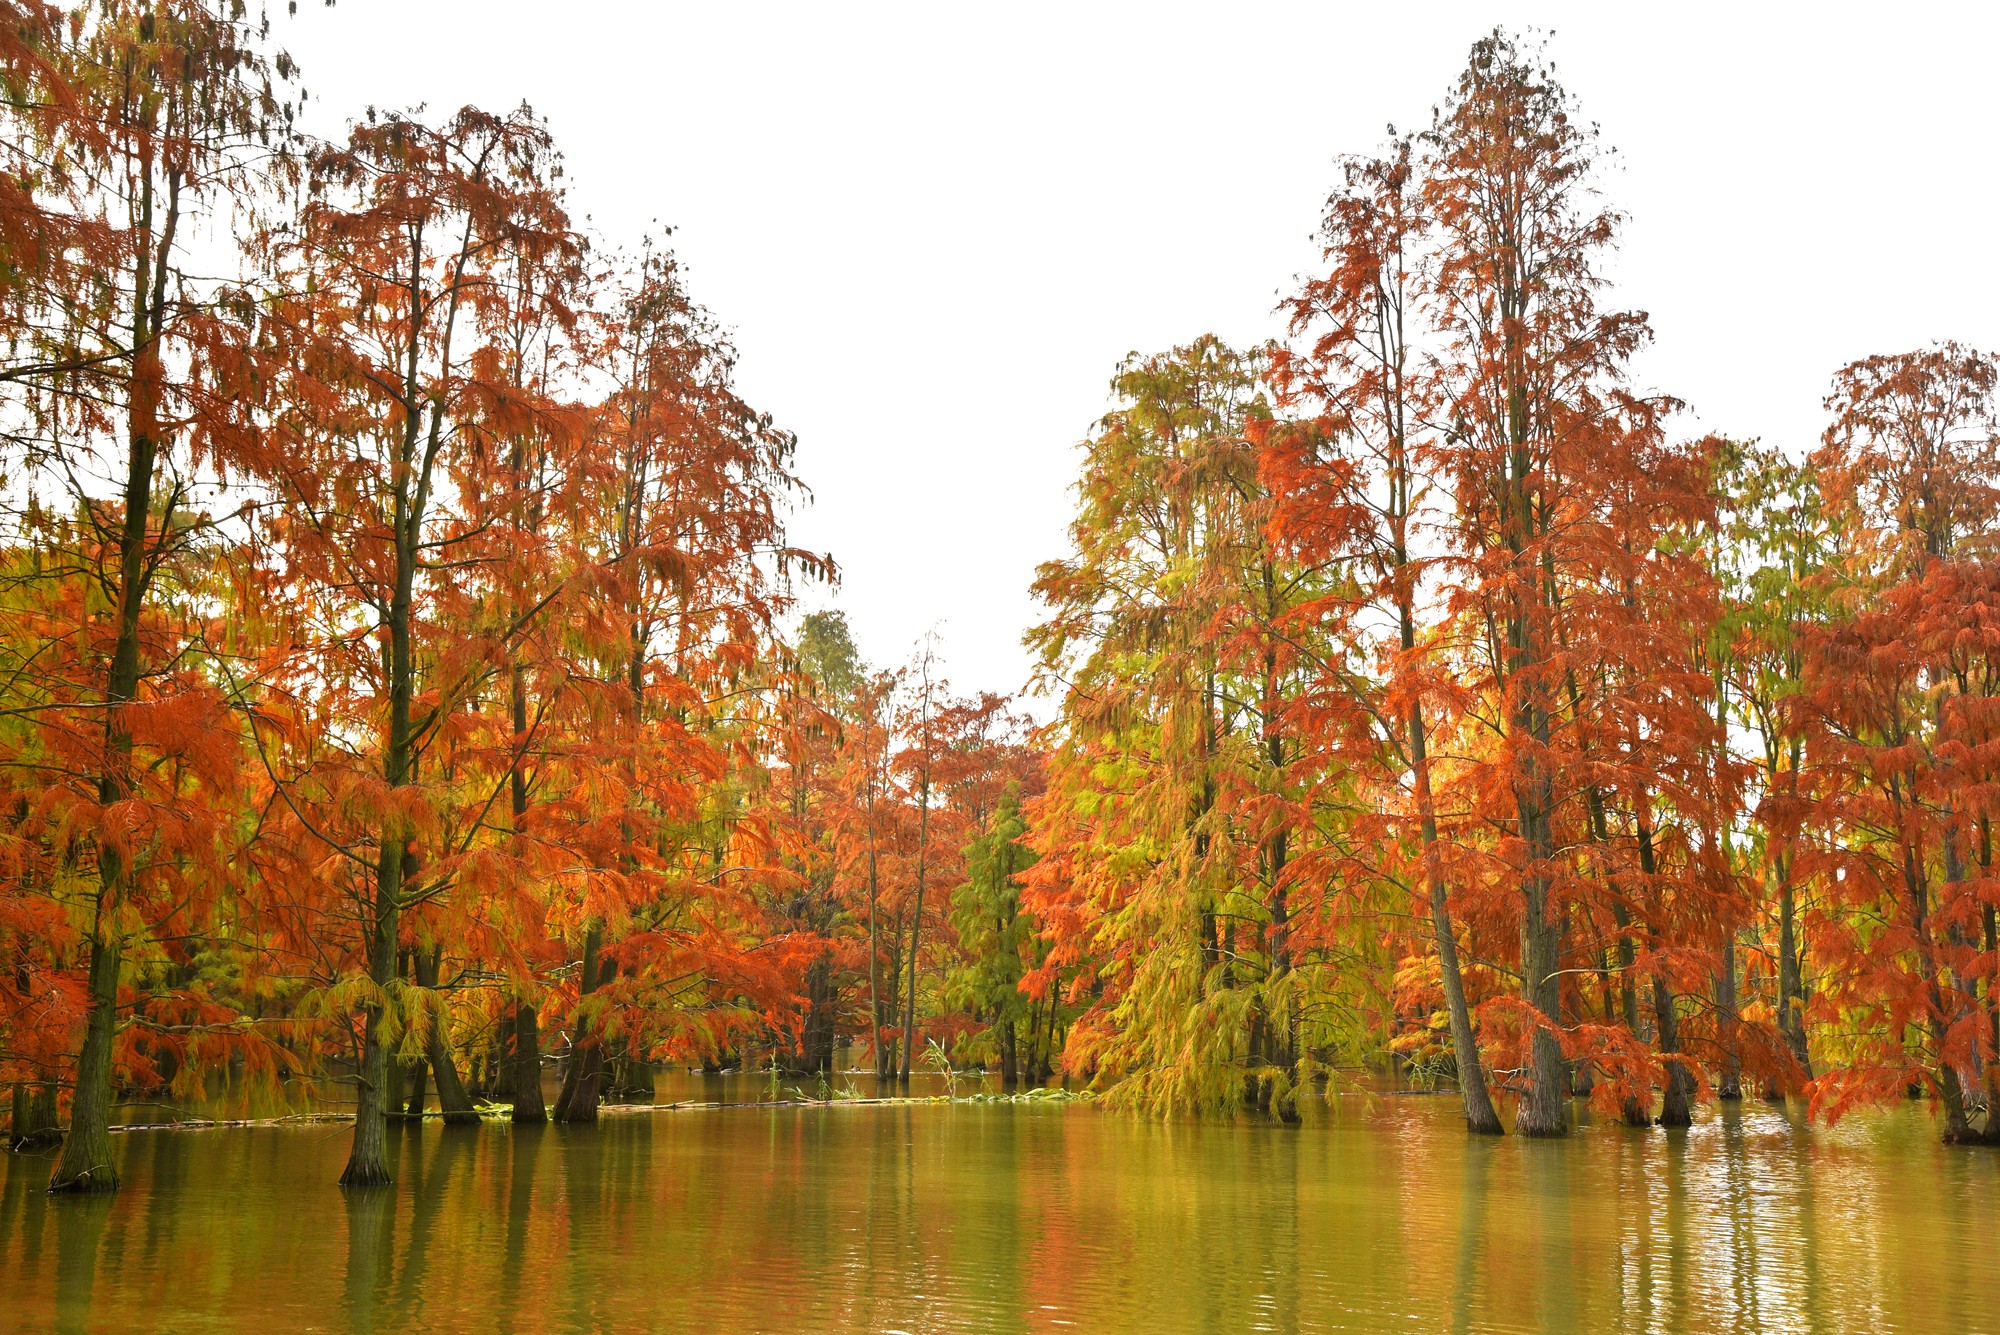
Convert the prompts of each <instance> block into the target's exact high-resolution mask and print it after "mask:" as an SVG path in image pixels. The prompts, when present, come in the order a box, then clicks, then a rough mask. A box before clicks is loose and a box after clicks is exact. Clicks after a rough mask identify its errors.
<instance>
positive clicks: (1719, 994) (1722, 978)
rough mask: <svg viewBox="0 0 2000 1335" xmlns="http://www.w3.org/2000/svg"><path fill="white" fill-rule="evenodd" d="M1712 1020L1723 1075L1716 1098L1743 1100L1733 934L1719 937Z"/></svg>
mask: <svg viewBox="0 0 2000 1335" xmlns="http://www.w3.org/2000/svg"><path fill="white" fill-rule="evenodd" d="M1715 1019H1716V1025H1717V1028H1718V1029H1719V1030H1720V1036H1721V1039H1722V1073H1721V1075H1720V1077H1719V1078H1718V1079H1717V1080H1716V1082H1715V1096H1716V1097H1717V1098H1719V1099H1732V1100H1734V1099H1741V1098H1742V1097H1743V1057H1742V1054H1741V1053H1740V1052H1738V1051H1737V1025H1738V1017H1737V1002H1736V934H1735V933H1734V932H1730V933H1727V934H1725V935H1724V936H1723V938H1722V967H1721V969H1720V970H1719V971H1718V972H1717V973H1716V976H1715Z"/></svg>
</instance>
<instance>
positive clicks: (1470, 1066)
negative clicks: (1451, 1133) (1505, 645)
mask: <svg viewBox="0 0 2000 1335" xmlns="http://www.w3.org/2000/svg"><path fill="white" fill-rule="evenodd" d="M1403 639H1404V647H1405V648H1409V647H1412V646H1413V645H1414V644H1415V625H1414V622H1413V621H1412V620H1411V618H1410V616H1409V615H1408V613H1407V612H1405V614H1404V617H1403ZM1409 726H1410V757H1411V761H1412V767H1413V769H1414V771H1415V782H1416V797H1417V820H1418V823H1419V825H1420V827H1421V832H1422V836H1423V841H1424V877H1425V879H1426V880H1427V881H1428V882H1429V883H1430V907H1431V939H1432V940H1433V941H1435V942H1436V943H1437V952H1438V975H1439V978H1440V980H1441V981H1442V982H1443V984H1444V1004H1445V1013H1446V1015H1447V1016H1448V1017H1449V1019H1450V1022H1451V1053H1452V1061H1453V1063H1454V1064H1455V1065H1456V1066H1457V1068H1458V1092H1459V1097H1460V1099H1461V1100H1462V1101H1463V1102H1464V1104H1465V1127H1466V1130H1468V1131H1470V1132H1472V1133H1473V1134H1474V1135H1480V1136H1497V1135H1500V1134H1501V1133H1502V1131H1503V1130H1504V1129H1505V1128H1503V1127H1502V1126H1501V1124H1500V1113H1499V1111H1498V1110H1497V1109H1495V1108H1494V1106H1493V1095H1492V1094H1491V1093H1490V1092H1489V1091H1488V1090H1487V1088H1486V1068H1485V1067H1484V1066H1483V1065H1481V1063H1480V1060H1479V1040H1478V1038H1477V1037H1476V1036H1475V1035H1474V1033H1473V1031H1472V1009H1471V1007H1470V1006H1469V1005H1468V1004H1467V1003H1466V999H1465V974H1464V971H1463V969H1462V968H1461V967H1460V965H1459V960H1458V934H1457V932H1456V930H1455V929H1454V928H1453V926H1452V921H1451V908H1450V906H1449V904H1448V902H1447V901H1446V898H1445V884H1444V869H1443V866H1442V865H1441V863H1440V859H1439V856H1438V846H1437V845H1438V828H1437V810H1436V806H1435V803H1434V800H1433V798H1432V796H1431V766H1430V740H1429V737H1428V734H1427V731H1426V729H1425V726H1424V715H1423V706H1421V705H1418V704H1412V705H1411V706H1410V725H1409Z"/></svg>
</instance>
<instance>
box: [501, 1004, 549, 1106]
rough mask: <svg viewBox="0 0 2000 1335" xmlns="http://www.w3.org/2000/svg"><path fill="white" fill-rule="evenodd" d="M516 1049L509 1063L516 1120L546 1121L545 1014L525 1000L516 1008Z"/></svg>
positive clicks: (510, 1087) (508, 1069) (510, 1092)
mask: <svg viewBox="0 0 2000 1335" xmlns="http://www.w3.org/2000/svg"><path fill="white" fill-rule="evenodd" d="M513 1028H514V1032H513V1034H512V1035H511V1037H512V1039H513V1051H512V1052H511V1054H510V1055H509V1057H508V1062H507V1089H508V1093H509V1094H510V1095H511V1097H512V1099H513V1101H514V1116H513V1120H514V1121H516V1122H546V1121H548V1120H549V1110H548V1106H547V1105H546V1104H545V1103H544V1102H543V1100H542V1017H541V1016H540V1014H538V1013H537V1012H536V1010H535V1008H534V1007H533V1006H531V1005H529V1004H528V1003H527V1002H525V1001H523V1002H521V1003H520V1004H519V1005H517V1006H515V1007H514V1026H513Z"/></svg>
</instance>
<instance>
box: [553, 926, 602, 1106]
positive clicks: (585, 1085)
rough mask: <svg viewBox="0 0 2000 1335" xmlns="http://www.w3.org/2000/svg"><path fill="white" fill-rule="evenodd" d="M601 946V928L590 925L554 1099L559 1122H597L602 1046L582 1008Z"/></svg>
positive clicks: (594, 977) (591, 987) (593, 980)
mask: <svg viewBox="0 0 2000 1335" xmlns="http://www.w3.org/2000/svg"><path fill="white" fill-rule="evenodd" d="M603 944H604V928H603V927H602V926H601V925H600V924H598V923H597V922H594V921H593V922H592V923H591V924H590V926H589V927H588V928H586V929H585V930H584V934H583V976H582V978H581V980H580V981H579V984H578V993H579V995H578V1002H577V1004H578V1012H579V1013H578V1017H577V1021H576V1028H575V1032H574V1033H573V1034H572V1035H571V1037H570V1056H569V1063H568V1065H567V1067H566V1068H565V1069H564V1071H563V1082H562V1091H561V1093H559V1094H557V1095H556V1107H555V1114H554V1118H555V1120H556V1121H558V1122H594V1121H596V1120H597V1096H598V1091H599V1089H600V1087H601V1086H602V1085H603V1083H604V1045H603V1042H602V1040H601V1039H600V1038H599V1037H598V1034H597V1027H596V1025H595V1024H594V1023H591V1022H589V1021H587V1020H586V1019H585V1018H584V1017H583V1013H582V1011H583V1005H584V1002H585V1001H586V1000H587V999H588V998H589V996H590V995H591V993H593V992H595V991H596V990H597V985H598V968H599V964H598V958H597V952H598V951H599V949H601V948H602V946H603Z"/></svg>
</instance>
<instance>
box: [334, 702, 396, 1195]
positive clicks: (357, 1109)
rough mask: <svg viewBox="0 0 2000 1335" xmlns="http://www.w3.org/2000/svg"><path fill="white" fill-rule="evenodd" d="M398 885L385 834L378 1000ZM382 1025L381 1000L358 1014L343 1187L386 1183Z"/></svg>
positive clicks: (376, 940) (390, 962)
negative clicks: (357, 1051) (358, 1050)
mask: <svg viewBox="0 0 2000 1335" xmlns="http://www.w3.org/2000/svg"><path fill="white" fill-rule="evenodd" d="M405 708H406V709H407V700H406V703H405ZM402 885H403V849H402V844H401V842H400V840H397V839H395V838H393V837H390V836H388V835H387V834H386V833H385V834H384V837H383V839H382V847H381V851H380V854H379V856H378V857H377V859H376V864H375V921H374V922H373V923H372V924H371V925H370V927H369V933H368V935H369V941H368V977H369V980H370V981H371V982H373V983H374V984H375V990H376V996H377V997H378V998H384V999H386V997H387V995H388V986H389V983H390V982H391V981H392V980H393V979H394V978H395V976H396V932H397V916H398V906H399V904H400V901H401V894H402ZM386 1019H387V1015H386V1007H385V1005H384V1002H383V1001H382V1000H371V1001H369V1002H367V1003H365V1004H364V1005H363V1006H362V1008H361V1068H360V1070H358V1071H357V1072H356V1073H355V1076H356V1086H355V1090H356V1094H355V1102H354V1144H353V1148H352V1149H351V1150H350V1151H349V1152H348V1156H347V1167H346V1168H345V1169H343V1170H342V1171H341V1174H340V1185H341V1186H343V1187H382V1186H387V1185H389V1183H390V1181H391V1180H392V1179H391V1178H390V1176H389V1106H388V1104H387V1102H386V1101H385V1099H386V1097H387V1095H388V1092H389V1088H388V1086H389V1062H390V1060H391V1056H390V1052H389V1045H388V1043H387V1042H386V1040H385V1036H384V1034H383V1024H384V1021H385V1020H386Z"/></svg>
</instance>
